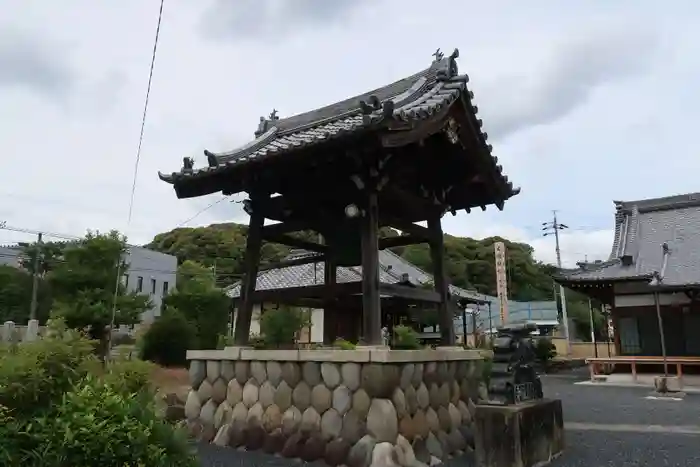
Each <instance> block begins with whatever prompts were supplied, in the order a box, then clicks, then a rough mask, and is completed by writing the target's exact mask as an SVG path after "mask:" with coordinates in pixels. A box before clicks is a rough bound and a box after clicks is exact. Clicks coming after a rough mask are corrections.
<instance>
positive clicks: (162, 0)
mask: <svg viewBox="0 0 700 467" xmlns="http://www.w3.org/2000/svg"><path fill="white" fill-rule="evenodd" d="M164 3H165V0H160V8H159V10H158V22H157V24H156V35H155V38H154V40H153V52H152V53H151V66H150V67H149V71H148V85H147V86H146V98H145V99H144V103H143V114H142V115H141V131H140V132H139V144H138V147H137V148H136V160H135V162H134V177H133V181H132V184H131V196H130V199H129V215H128V217H127V221H126V228H127V230H128V228H129V226H130V225H131V216H132V214H133V211H134V198H135V196H136V182H137V180H138V175H139V164H140V162H141V148H142V147H143V134H144V130H145V128H146V116H147V114H148V101H149V100H150V97H151V85H152V83H153V70H154V69H155V65H156V52H157V51H158V38H159V37H160V25H161V22H162V20H163V4H164ZM116 261H117V277H116V280H115V285H114V298H113V300H112V319H111V320H110V324H109V336H108V337H107V339H108V341H107V356H109V355H110V354H111V350H112V330H113V329H114V320H115V318H116V314H117V296H118V295H119V286H120V285H121V276H122V274H121V268H122V262H123V261H122V257H121V255H120V256H119V258H116Z"/></svg>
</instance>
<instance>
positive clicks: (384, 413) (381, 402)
mask: <svg viewBox="0 0 700 467" xmlns="http://www.w3.org/2000/svg"><path fill="white" fill-rule="evenodd" d="M367 432H368V433H369V434H371V435H372V436H373V437H374V439H375V440H377V442H379V443H381V442H388V443H393V442H394V441H395V440H396V436H397V435H398V434H399V420H398V418H397V417H396V409H395V408H394V404H392V403H391V401H390V400H388V399H373V400H372V403H371V405H370V407H369V412H368V413H367Z"/></svg>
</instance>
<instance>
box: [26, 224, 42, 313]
mask: <svg viewBox="0 0 700 467" xmlns="http://www.w3.org/2000/svg"><path fill="white" fill-rule="evenodd" d="M42 236H43V235H42V234H41V232H39V233H38V234H37V235H36V252H35V254H34V271H33V272H34V274H33V277H32V302H31V305H30V308H29V319H30V320H33V319H36V305H37V296H38V292H39V267H40V266H41V243H42V242H41V240H42Z"/></svg>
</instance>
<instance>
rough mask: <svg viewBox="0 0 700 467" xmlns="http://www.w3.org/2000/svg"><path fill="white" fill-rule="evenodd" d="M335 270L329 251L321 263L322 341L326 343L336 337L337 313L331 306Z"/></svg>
mask: <svg viewBox="0 0 700 467" xmlns="http://www.w3.org/2000/svg"><path fill="white" fill-rule="evenodd" d="M336 270H337V267H336V264H335V261H334V260H333V255H332V254H331V253H330V252H328V253H326V260H325V263H324V264H323V284H324V288H325V291H326V293H325V294H324V295H325V300H324V302H323V343H324V344H326V345H330V344H333V342H335V340H336V338H337V337H338V313H337V311H336V309H335V307H334V306H333V305H334V304H335V288H336V287H335V285H336V281H337V276H336Z"/></svg>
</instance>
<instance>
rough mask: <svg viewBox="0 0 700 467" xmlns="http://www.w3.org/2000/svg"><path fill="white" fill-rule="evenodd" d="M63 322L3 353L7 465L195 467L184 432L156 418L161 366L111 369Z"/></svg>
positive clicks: (0, 434) (1, 404)
mask: <svg viewBox="0 0 700 467" xmlns="http://www.w3.org/2000/svg"><path fill="white" fill-rule="evenodd" d="M59 324H60V323H52V325H51V326H50V327H49V332H48V333H47V334H48V336H47V338H45V339H44V340H41V341H35V342H26V343H22V344H19V345H15V346H4V347H2V348H1V349H0V465H3V466H4V465H8V466H9V465H22V466H23V467H73V466H86V465H100V466H103V467H124V466H135V467H136V466H138V467H151V466H153V467H156V466H161V465H167V466H174V467H181V466H182V467H190V466H195V465H196V463H195V461H194V458H193V456H192V454H191V453H190V451H189V448H188V443H187V441H186V440H185V438H184V435H183V434H182V433H180V432H179V431H177V430H175V428H174V427H173V426H171V425H169V424H167V423H166V422H164V421H161V420H160V419H159V418H158V417H157V415H156V411H155V403H154V398H153V393H152V392H151V391H150V390H149V388H150V385H149V377H150V375H151V372H152V369H153V365H152V364H150V363H148V362H143V361H116V362H112V363H110V364H109V365H108V366H107V367H106V368H104V367H103V366H102V363H101V362H100V361H99V360H98V359H97V358H96V356H95V355H94V352H93V350H94V346H93V342H91V341H89V340H87V339H85V338H84V337H82V336H80V334H79V333H77V332H75V331H69V330H66V329H65V326H63V327H62V326H60V325H59Z"/></svg>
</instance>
